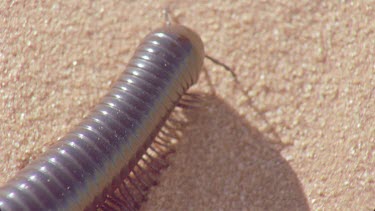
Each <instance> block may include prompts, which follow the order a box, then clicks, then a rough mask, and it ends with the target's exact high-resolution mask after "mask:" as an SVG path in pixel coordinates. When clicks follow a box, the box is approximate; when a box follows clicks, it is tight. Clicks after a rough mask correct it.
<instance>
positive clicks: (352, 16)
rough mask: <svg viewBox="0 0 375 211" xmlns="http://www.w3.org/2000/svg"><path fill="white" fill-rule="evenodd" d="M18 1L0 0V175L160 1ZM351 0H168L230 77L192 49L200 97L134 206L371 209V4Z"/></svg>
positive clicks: (374, 196)
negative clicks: (197, 59)
mask: <svg viewBox="0 0 375 211" xmlns="http://www.w3.org/2000/svg"><path fill="white" fill-rule="evenodd" d="M25 2H30V3H25ZM31 2H34V1H25V0H23V1H22V0H20V1H8V0H5V1H1V2H0V96H1V98H0V110H1V112H0V120H1V124H0V175H1V176H0V184H4V183H5V182H6V181H7V180H8V179H9V178H11V177H12V176H13V175H14V174H15V173H16V172H17V171H18V170H19V169H21V168H22V167H24V166H25V165H27V163H29V162H30V160H32V159H34V158H35V157H37V156H38V155H39V154H40V153H42V152H43V151H45V149H46V148H47V146H48V145H50V144H51V143H54V142H55V141H56V140H57V139H58V138H59V137H61V136H63V135H64V134H65V133H66V132H67V131H68V130H69V129H71V128H72V127H74V125H76V124H77V123H79V121H80V120H81V119H82V117H83V116H84V115H86V114H87V113H88V112H89V110H90V108H92V107H93V106H94V105H95V104H96V103H97V102H98V101H99V100H100V98H101V97H102V96H103V95H104V94H105V93H106V91H107V90H108V89H109V87H110V86H111V84H112V83H113V82H114V81H115V80H116V78H117V77H118V76H119V75H120V73H121V72H122V71H123V67H124V64H125V63H126V62H127V61H128V59H129V58H130V56H131V55H132V52H133V50H134V49H135V47H136V46H137V44H138V43H139V42H140V40H141V39H142V38H143V37H144V35H146V34H147V33H148V32H150V31H151V30H152V29H155V28H156V27H158V26H161V25H162V24H163V18H162V16H161V10H162V8H163V7H164V5H165V2H162V3H152V2H151V1H142V2H140V1H126V0H121V1H73V0H70V1H67V0H64V1H62V0H58V1H41V2H43V3H31ZM359 2H360V1H358V2H357V3H353V2H351V1H299V0H292V1H290V0H289V1H267V0H265V1H249V0H242V1H237V2H230V1H219V0H217V1H209V2H208V1H200V2H193V1H189V2H185V3H182V2H177V1H176V2H174V3H172V4H170V6H171V9H172V11H173V13H174V14H175V16H176V17H177V18H178V20H179V22H180V23H183V24H185V25H187V26H190V27H191V28H193V29H194V30H195V31H197V32H198V33H199V34H200V35H201V37H202V39H203V41H204V43H205V47H206V51H207V53H208V54H210V55H211V56H214V57H216V58H218V59H220V60H221V61H223V62H225V63H226V64H228V65H230V66H232V67H234V68H235V72H236V74H237V75H238V78H239V83H237V84H236V83H234V81H233V79H232V78H231V77H230V74H228V72H225V71H223V69H222V68H221V67H220V66H217V65H214V64H212V63H211V62H210V61H206V62H205V67H206V69H207V72H208V74H202V75H201V76H202V77H201V78H200V81H199V83H198V84H197V86H196V87H195V89H196V90H199V92H201V93H205V94H206V98H207V102H208V105H207V107H206V108H204V109H203V110H200V111H196V112H192V113H190V114H189V119H190V120H191V121H190V124H189V125H188V126H187V127H186V128H185V129H184V130H183V131H182V138H181V140H180V142H179V144H178V147H177V153H176V154H174V155H172V156H171V157H170V162H171V166H170V167H169V168H168V169H166V170H165V171H164V172H163V174H162V177H161V183H160V185H158V186H156V187H155V188H153V189H152V190H151V193H150V195H149V200H148V201H147V202H146V203H145V204H144V206H143V209H144V210H276V209H277V210H373V209H374V208H375V123H374V122H375V121H374V120H375V103H374V102H375V100H374V99H375V57H374V55H375V54H374V53H375V42H374V40H375V22H374V20H375V4H374V2H372V1H368V2H365V1H361V3H359Z"/></svg>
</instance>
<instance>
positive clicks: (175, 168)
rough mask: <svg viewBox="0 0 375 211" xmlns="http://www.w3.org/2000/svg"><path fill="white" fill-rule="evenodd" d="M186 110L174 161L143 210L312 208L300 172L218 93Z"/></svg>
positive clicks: (172, 160)
mask: <svg viewBox="0 0 375 211" xmlns="http://www.w3.org/2000/svg"><path fill="white" fill-rule="evenodd" d="M205 101H206V102H205V107H204V108H203V109H197V110H193V111H187V113H186V116H187V117H188V124H187V126H185V127H184V128H183V129H182V137H181V139H180V141H179V144H178V146H177V153H176V154H175V155H173V156H171V158H170V160H171V167H170V168H168V169H167V170H166V171H165V172H164V173H163V175H162V178H161V182H160V184H159V186H158V187H156V188H154V189H153V190H152V191H151V194H150V195H149V200H148V201H147V202H146V204H144V206H143V207H142V209H143V210H309V206H308V202H307V199H306V196H305V194H304V191H303V189H302V187H301V184H300V182H299V179H298V178H297V175H296V174H295V172H294V171H293V169H292V168H291V166H290V165H289V164H288V162H287V161H286V160H285V159H284V158H283V157H282V156H281V155H280V153H279V151H278V150H276V148H277V147H275V146H274V145H275V144H272V143H274V142H273V141H272V140H269V139H267V138H266V137H265V136H264V135H262V133H261V132H259V131H258V130H257V129H256V128H255V127H253V126H252V125H251V124H250V123H249V122H247V121H246V120H245V119H244V118H242V117H241V116H239V115H238V114H237V112H236V111H235V110H234V109H233V108H231V107H230V106H229V105H227V104H226V103H225V101H223V100H222V99H220V98H218V97H216V96H205Z"/></svg>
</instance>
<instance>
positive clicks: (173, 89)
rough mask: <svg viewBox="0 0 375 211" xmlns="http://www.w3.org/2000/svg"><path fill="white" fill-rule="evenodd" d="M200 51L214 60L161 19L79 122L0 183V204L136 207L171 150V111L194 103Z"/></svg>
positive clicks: (185, 32) (193, 38) (4, 208)
mask: <svg viewBox="0 0 375 211" xmlns="http://www.w3.org/2000/svg"><path fill="white" fill-rule="evenodd" d="M205 57H206V58H208V59H211V60H212V61H213V62H216V63H219V62H218V61H216V60H214V59H213V58H212V57H208V56H206V55H205V52H204V47H203V42H202V40H201V38H200V37H199V36H198V34H197V33H196V32H194V31H192V30H191V29H189V28H187V27H186V26H183V25H180V24H177V23H170V22H169V21H168V19H167V24H165V26H163V27H161V28H159V29H156V30H155V31H153V32H151V33H150V34H148V35H147V36H146V37H145V38H144V39H143V41H142V42H141V44H140V45H139V46H138V48H137V49H136V51H135V53H134V55H133V57H132V58H131V59H130V61H129V63H128V64H127V66H126V69H125V71H124V72H123V73H122V75H121V76H120V78H119V80H118V81H117V82H116V83H115V84H114V85H113V86H112V89H111V90H110V91H109V93H108V94H107V95H106V96H104V98H103V99H102V101H101V103H99V104H98V105H97V106H96V107H95V108H94V109H93V111H92V112H91V113H90V114H89V115H88V116H87V117H85V119H84V120H83V121H82V123H80V124H79V125H77V126H76V127H75V128H74V129H73V130H72V131H70V132H69V133H68V134H67V135H65V136H64V137H63V138H62V139H61V140H59V141H58V142H57V143H56V144H55V145H54V146H52V147H51V148H50V149H49V150H48V151H47V152H46V153H45V154H44V155H42V156H41V157H39V158H37V159H36V160H34V161H32V162H31V163H30V164H29V165H27V166H26V167H25V168H24V169H22V170H21V171H20V172H18V173H17V174H16V176H15V177H14V178H12V179H11V180H10V181H8V182H7V183H6V184H5V185H4V186H3V187H1V188H0V210H1V211H8V210H9V211H13V210H138V209H139V208H140V203H141V202H142V201H143V200H145V198H146V194H147V189H148V188H149V187H151V186H153V185H155V184H156V183H157V176H158V174H159V173H160V170H161V169H163V168H164V167H166V166H167V165H168V162H167V160H166V159H165V156H166V155H167V154H169V153H170V152H171V151H173V146H172V145H173V143H171V137H175V134H174V133H175V131H174V129H175V128H174V125H175V124H176V121H178V120H175V119H173V118H172V117H171V114H172V113H173V112H174V111H175V110H176V108H182V109H186V108H191V107H194V106H195V103H196V102H199V96H198V95H197V94H192V93H188V92H187V91H188V89H189V88H190V87H191V86H192V85H193V84H194V83H196V82H197V80H198V77H199V74H200V71H201V69H202V67H203V60H204V58H205ZM219 64H220V63H219ZM224 67H225V68H226V69H227V67H226V66H224ZM177 123H178V122H177Z"/></svg>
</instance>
